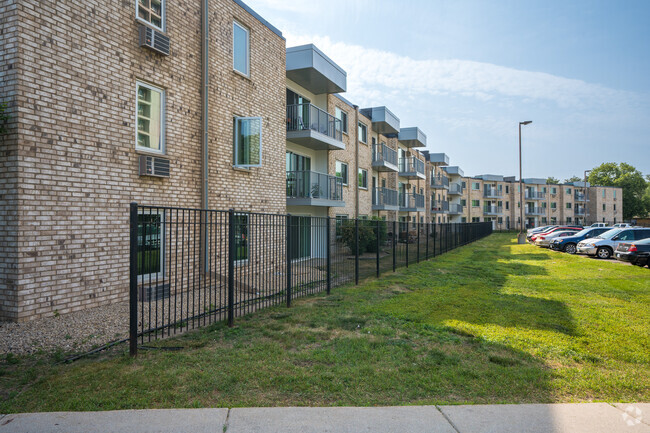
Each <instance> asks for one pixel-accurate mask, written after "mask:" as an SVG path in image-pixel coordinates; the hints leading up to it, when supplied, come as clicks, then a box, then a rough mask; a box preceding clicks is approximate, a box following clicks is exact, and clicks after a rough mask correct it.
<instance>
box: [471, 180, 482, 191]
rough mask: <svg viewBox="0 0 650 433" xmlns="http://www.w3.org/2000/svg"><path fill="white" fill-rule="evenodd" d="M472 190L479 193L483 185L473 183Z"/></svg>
mask: <svg viewBox="0 0 650 433" xmlns="http://www.w3.org/2000/svg"><path fill="white" fill-rule="evenodd" d="M472 189H473V190H474V191H478V190H479V189H481V185H480V184H479V183H478V182H472Z"/></svg>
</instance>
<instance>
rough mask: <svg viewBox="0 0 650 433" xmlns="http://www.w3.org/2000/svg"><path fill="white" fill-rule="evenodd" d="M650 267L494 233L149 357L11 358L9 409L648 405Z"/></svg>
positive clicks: (5, 406)
mask: <svg viewBox="0 0 650 433" xmlns="http://www.w3.org/2000/svg"><path fill="white" fill-rule="evenodd" d="M649 323H650V271H649V270H648V269H641V268H637V267H634V266H624V265H621V264H619V263H610V262H603V261H599V260H595V259H588V258H585V257H577V256H570V255H567V254H561V253H554V252H551V251H548V250H543V249H539V248H536V247H534V246H530V245H521V246H520V245H517V244H516V239H514V236H513V235H512V234H494V235H492V236H490V237H489V238H486V239H483V240H481V241H479V242H477V243H475V244H472V245H469V246H466V247H463V248H460V249H457V250H455V251H452V252H450V253H448V254H445V255H443V256H440V257H437V258H435V259H432V260H429V261H428V262H423V263H421V264H419V265H413V266H411V267H409V269H402V270H400V271H398V272H397V273H395V274H393V273H388V274H386V275H384V276H382V278H381V279H380V280H370V281H366V282H365V283H363V284H361V285H360V286H358V287H346V288H337V289H336V290H335V291H334V292H333V294H332V295H331V296H326V295H321V296H314V297H310V298H305V299H302V300H298V301H296V302H295V304H294V307H292V308H291V309H286V308H284V307H277V308H272V309H269V310H265V311H261V312H259V313H257V314H255V315H252V316H249V317H245V318H239V319H238V320H237V321H236V326H235V327H234V328H231V329H229V328H227V327H225V326H223V325H217V326H214V327H211V328H206V329H204V330H201V331H198V332H194V333H191V334H187V335H185V336H183V337H180V338H177V339H170V340H165V341H161V342H158V343H156V345H157V346H161V347H163V346H167V347H179V346H181V347H183V349H182V350H176V351H170V350H147V351H145V350H142V351H141V352H140V353H141V354H140V356H139V357H138V358H137V359H130V358H129V357H128V356H127V355H126V353H125V350H126V348H125V347H123V348H120V349H119V350H114V351H113V352H110V353H107V354H103V355H101V356H98V357H95V358H92V359H85V360H81V361H77V362H75V363H72V364H55V362H54V359H52V358H51V357H42V356H41V357H34V356H32V357H25V358H18V357H13V356H8V357H7V358H6V359H4V360H3V361H2V363H1V364H0V373H1V375H0V393H2V397H3V401H2V403H0V413H8V412H21V411H55V410H108V409H127V408H168V407H206V406H213V407H214V406H223V407H237V406H287V405H297V406H302V405H403V404H440V403H502V402H503V403H506V402H510V403H512V402H568V401H650V368H649V366H650V326H649Z"/></svg>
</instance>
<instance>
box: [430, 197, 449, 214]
mask: <svg viewBox="0 0 650 433" xmlns="http://www.w3.org/2000/svg"><path fill="white" fill-rule="evenodd" d="M448 212H449V202H448V201H447V200H444V201H443V200H434V201H432V202H431V213H448Z"/></svg>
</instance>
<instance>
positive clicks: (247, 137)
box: [234, 117, 262, 167]
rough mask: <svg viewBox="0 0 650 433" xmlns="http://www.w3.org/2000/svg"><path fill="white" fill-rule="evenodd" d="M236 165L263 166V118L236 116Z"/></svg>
mask: <svg viewBox="0 0 650 433" xmlns="http://www.w3.org/2000/svg"><path fill="white" fill-rule="evenodd" d="M234 132H235V137H234V147H235V152H234V154H235V157H234V165H235V167H261V166H262V118H261V117H235V119H234Z"/></svg>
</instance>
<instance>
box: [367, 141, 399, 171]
mask: <svg viewBox="0 0 650 433" xmlns="http://www.w3.org/2000/svg"><path fill="white" fill-rule="evenodd" d="M372 163H373V166H376V165H380V166H385V165H386V163H388V164H391V165H393V166H397V152H396V151H395V150H393V149H391V148H390V147H388V146H386V145H385V144H383V143H381V144H373V145H372Z"/></svg>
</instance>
